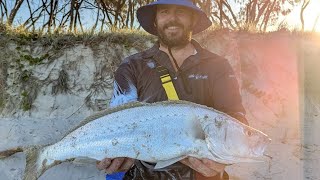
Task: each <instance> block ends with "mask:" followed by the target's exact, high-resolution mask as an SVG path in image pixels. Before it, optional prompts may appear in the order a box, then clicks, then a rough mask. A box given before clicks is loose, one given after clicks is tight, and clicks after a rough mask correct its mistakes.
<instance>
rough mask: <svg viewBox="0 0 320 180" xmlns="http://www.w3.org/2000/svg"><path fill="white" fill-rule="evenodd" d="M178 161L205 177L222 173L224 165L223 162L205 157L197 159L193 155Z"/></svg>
mask: <svg viewBox="0 0 320 180" xmlns="http://www.w3.org/2000/svg"><path fill="white" fill-rule="evenodd" d="M180 162H181V163H183V164H185V165H187V166H189V167H190V168H192V169H194V170H195V171H197V172H199V173H200V174H202V175H203V176H206V177H212V176H216V175H217V174H219V173H223V171H224V168H225V167H226V165H225V164H220V163H217V162H215V161H212V160H210V159H206V158H204V159H197V158H194V157H187V158H185V159H183V160H181V161H180Z"/></svg>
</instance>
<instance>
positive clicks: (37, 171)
mask: <svg viewBox="0 0 320 180" xmlns="http://www.w3.org/2000/svg"><path fill="white" fill-rule="evenodd" d="M40 150H41V147H39V146H32V147H29V148H26V149H25V150H24V152H25V154H26V169H25V171H24V172H25V173H24V177H23V180H36V179H38V178H39V176H40V175H41V174H42V173H43V172H42V168H41V167H39V164H37V162H38V158H39V152H40ZM40 166H42V165H40Z"/></svg>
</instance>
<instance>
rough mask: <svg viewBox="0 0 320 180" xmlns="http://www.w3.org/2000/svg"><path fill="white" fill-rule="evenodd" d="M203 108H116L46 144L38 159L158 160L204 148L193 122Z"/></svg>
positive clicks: (48, 160) (201, 114)
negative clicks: (119, 109)
mask: <svg viewBox="0 0 320 180" xmlns="http://www.w3.org/2000/svg"><path fill="white" fill-rule="evenodd" d="M206 111H208V110H204V109H194V108H192V107H191V106H186V105H183V104H181V105H176V106H175V107H173V106H165V107H163V106H141V107H137V108H133V109H126V110H122V111H118V112H115V113H112V114H110V115H109V116H104V117H100V118H98V119H96V120H94V121H91V122H89V123H87V124H86V125H84V126H82V127H80V128H78V129H77V130H75V131H73V132H72V133H70V134H69V135H68V136H66V137H65V138H64V139H62V140H61V141H60V142H58V143H56V144H54V145H51V146H48V147H47V148H45V149H44V150H43V152H41V154H42V155H43V157H42V159H40V161H43V160H44V159H47V165H49V164H51V163H52V162H51V161H50V160H52V161H54V160H60V161H64V160H66V159H71V158H73V157H77V156H80V157H81V156H84V155H85V156H87V157H90V158H93V159H97V160H99V159H102V158H104V157H110V158H114V157H130V158H135V159H140V160H144V161H148V162H157V161H160V160H168V159H172V158H176V157H180V156H183V155H188V154H189V155H192V152H196V151H199V150H200V149H205V148H206V147H201V146H203V145H205V144H203V143H199V142H197V141H199V139H203V137H204V134H203V133H202V132H201V128H200V126H199V125H197V124H198V123H196V121H197V120H198V118H199V117H201V116H203V117H204V115H205V114H207V113H208V112H206ZM141 112H143V115H142V114H141ZM217 115H218V114H217ZM196 116H198V118H197V117H196ZM65 147H68V150H66V148H65ZM86 147H91V148H86ZM164 147H165V148H164Z"/></svg>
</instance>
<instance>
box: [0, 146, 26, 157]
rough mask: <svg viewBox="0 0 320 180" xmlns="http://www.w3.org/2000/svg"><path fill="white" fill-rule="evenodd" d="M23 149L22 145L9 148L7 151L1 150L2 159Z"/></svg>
mask: <svg viewBox="0 0 320 180" xmlns="http://www.w3.org/2000/svg"><path fill="white" fill-rule="evenodd" d="M22 151H23V149H22V148H21V147H17V148H12V149H8V150H5V151H1V152H0V159H4V158H7V157H9V156H12V155H14V154H15V153H18V152H22Z"/></svg>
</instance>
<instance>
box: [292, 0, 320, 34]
mask: <svg viewBox="0 0 320 180" xmlns="http://www.w3.org/2000/svg"><path fill="white" fill-rule="evenodd" d="M300 10H301V5H300V6H297V7H296V8H294V9H293V11H292V12H291V13H290V14H289V15H288V16H287V18H286V22H287V23H288V25H289V26H290V28H294V29H301V20H300ZM317 16H320V0H310V4H309V5H308V6H307V8H306V9H305V11H304V21H305V22H304V26H305V30H306V31H312V29H313V27H314V30H315V31H317V32H320V17H319V18H318V20H317ZM316 20H317V23H316Z"/></svg>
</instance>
